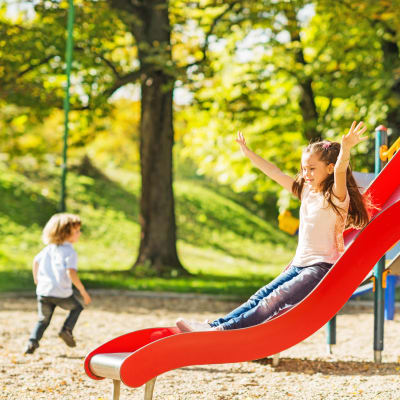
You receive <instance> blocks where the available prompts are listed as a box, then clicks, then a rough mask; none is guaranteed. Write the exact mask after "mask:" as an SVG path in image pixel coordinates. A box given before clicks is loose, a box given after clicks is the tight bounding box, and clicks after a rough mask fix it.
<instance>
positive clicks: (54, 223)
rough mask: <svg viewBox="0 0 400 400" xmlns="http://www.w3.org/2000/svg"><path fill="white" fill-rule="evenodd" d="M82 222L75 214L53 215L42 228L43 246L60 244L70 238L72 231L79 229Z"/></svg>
mask: <svg viewBox="0 0 400 400" xmlns="http://www.w3.org/2000/svg"><path fill="white" fill-rule="evenodd" d="M81 225H82V221H81V219H80V217H78V216H77V215H75V214H67V213H58V214H54V215H53V216H52V217H51V218H50V219H49V221H48V222H47V224H46V225H45V227H44V228H43V233H42V240H43V243H44V244H50V243H54V244H58V245H60V244H62V243H64V242H65V241H66V239H67V238H68V237H70V236H71V233H72V229H73V228H77V227H80V226H81Z"/></svg>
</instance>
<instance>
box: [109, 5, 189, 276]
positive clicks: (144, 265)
mask: <svg viewBox="0 0 400 400" xmlns="http://www.w3.org/2000/svg"><path fill="white" fill-rule="evenodd" d="M111 5H112V7H114V8H116V9H119V10H121V11H123V13H122V14H121V18H122V19H123V20H124V22H125V23H126V25H127V26H128V27H129V29H130V30H131V32H132V34H133V36H134V37H135V39H136V42H137V45H138V57H139V61H140V72H141V91H142V92H141V94H142V99H141V121H140V166H141V178H142V192H141V199H140V215H139V222H140V226H141V235H140V247H139V254H138V257H137V260H136V262H135V264H134V265H133V267H132V270H135V269H137V268H138V267H141V270H142V271H143V270H144V272H145V273H150V274H156V275H164V276H165V275H166V276H171V275H172V274H174V275H182V274H187V272H186V270H185V269H184V268H183V266H182V264H181V263H180V261H179V258H178V255H177V251H176V223H175V211H174V210H175V207H174V195H173V189H172V146H173V136H174V131H173V122H172V121H173V120H172V112H173V110H172V94H173V87H174V80H175V78H174V77H173V76H172V74H171V71H170V68H171V65H172V62H171V60H172V57H171V41H170V35H171V27H170V22H169V10H168V0H146V1H136V2H132V1H130V0H111Z"/></svg>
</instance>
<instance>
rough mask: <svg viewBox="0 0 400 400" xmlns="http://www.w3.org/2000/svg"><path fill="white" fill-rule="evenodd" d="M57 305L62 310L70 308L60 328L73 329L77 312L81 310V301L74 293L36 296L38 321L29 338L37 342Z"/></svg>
mask: <svg viewBox="0 0 400 400" xmlns="http://www.w3.org/2000/svg"><path fill="white" fill-rule="evenodd" d="M57 306H59V307H61V308H63V309H64V310H70V313H69V314H68V316H67V318H66V320H65V321H64V325H63V327H62V330H64V329H68V330H70V331H72V329H74V326H75V324H76V322H77V321H78V317H79V314H80V313H81V312H82V310H83V307H82V305H81V303H80V302H79V301H78V299H77V298H76V297H75V296H74V295H72V296H70V297H66V298H61V297H45V296H38V314H39V321H38V322H37V323H36V326H35V328H34V329H33V331H32V333H31V336H30V338H29V340H32V341H34V342H39V340H40V339H41V338H42V336H43V333H44V331H45V330H46V329H47V327H48V326H49V324H50V321H51V318H52V316H53V313H54V310H55V308H56V307H57Z"/></svg>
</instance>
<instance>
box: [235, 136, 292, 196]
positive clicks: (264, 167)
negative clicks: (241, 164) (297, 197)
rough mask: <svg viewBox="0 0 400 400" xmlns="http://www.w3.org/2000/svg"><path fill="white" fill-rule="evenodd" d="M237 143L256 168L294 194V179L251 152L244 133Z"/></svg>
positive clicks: (238, 137)
mask: <svg viewBox="0 0 400 400" xmlns="http://www.w3.org/2000/svg"><path fill="white" fill-rule="evenodd" d="M236 142H237V143H238V144H239V146H240V148H241V150H242V152H243V154H244V155H245V156H246V157H248V158H249V159H250V161H251V162H252V163H253V165H254V166H256V167H257V168H258V169H259V170H261V171H262V172H264V174H265V175H267V176H268V177H269V178H271V179H272V180H274V181H275V182H277V183H279V184H280V185H281V186H282V187H284V188H285V189H287V190H289V192H290V193H293V191H292V186H293V182H294V179H293V178H292V177H290V176H289V175H286V174H285V173H283V172H282V171H281V170H280V169H279V168H278V167H277V166H276V165H275V164H272V163H270V162H269V161H267V160H264V159H263V158H262V157H260V156H258V155H257V154H256V153H254V152H253V151H251V150H250V149H249V148H248V147H247V145H246V140H245V138H244V136H243V133H242V132H238V134H237V139H236Z"/></svg>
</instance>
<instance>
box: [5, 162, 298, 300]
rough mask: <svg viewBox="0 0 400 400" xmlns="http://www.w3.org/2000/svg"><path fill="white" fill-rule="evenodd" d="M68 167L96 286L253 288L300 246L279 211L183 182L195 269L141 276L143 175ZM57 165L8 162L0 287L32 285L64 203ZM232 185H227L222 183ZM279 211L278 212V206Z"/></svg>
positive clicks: (85, 274) (186, 237)
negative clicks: (260, 209)
mask: <svg viewBox="0 0 400 400" xmlns="http://www.w3.org/2000/svg"><path fill="white" fill-rule="evenodd" d="M87 173H88V175H82V174H79V173H78V170H77V169H76V170H75V171H71V172H70V173H69V174H68V181H67V184H68V202H67V208H68V211H70V212H74V213H78V214H79V215H80V216H81V217H82V219H83V235H82V237H81V240H80V241H79V243H77V244H76V246H75V247H76V249H77V251H78V255H79V273H80V276H81V278H82V280H83V281H84V283H85V284H86V285H87V286H88V287H89V288H100V287H102V288H123V289H132V290H157V291H176V292H197V293H221V294H228V295H232V296H238V297H246V296H248V295H249V294H250V293H252V292H253V291H254V290H256V289H258V288H259V287H260V286H261V285H262V284H264V283H265V282H267V281H269V280H271V279H272V278H273V277H274V276H276V275H277V274H278V273H279V272H280V271H281V269H282V267H283V266H285V265H286V264H287V263H288V262H289V260H290V259H291V257H292V256H293V254H294V250H295V244H296V238H294V237H290V236H288V235H287V234H285V233H283V232H281V231H280V230H279V229H278V227H277V222H276V220H275V218H274V219H273V220H272V221H263V220H262V219H260V218H259V217H257V216H256V215H255V213H254V212H253V211H249V210H247V209H246V208H245V207H244V206H243V205H241V204H239V203H238V201H240V196H238V195H237V194H234V193H232V194H231V195H229V196H227V195H223V194H221V192H220V191H218V190H217V191H216V190H213V188H212V187H210V185H207V184H206V183H205V182H201V181H199V180H181V181H177V182H175V185H174V191H175V198H176V215H177V226H178V244H177V247H178V253H179V257H180V259H181V261H182V263H183V265H184V266H185V268H187V269H188V270H189V271H190V272H191V273H192V274H193V276H191V277H188V278H173V277H171V278H169V279H161V278H134V277H133V276H132V275H131V274H130V273H129V268H130V267H131V266H132V264H133V263H134V261H135V259H136V255H137V249H138V246H139V234H140V227H139V224H138V213H139V209H138V198H139V190H140V187H139V182H140V178H139V176H138V175H137V174H135V173H132V172H127V171H121V170H111V169H110V170H107V171H103V172H100V171H98V170H96V169H94V168H91V169H89V171H87ZM59 182H60V178H59V171H58V170H57V169H50V168H48V169H46V171H44V170H30V171H23V172H21V171H19V172H18V171H14V170H10V169H9V168H6V166H5V165H3V164H0V198H1V201H0V291H1V292H4V291H20V290H33V289H34V285H33V281H32V277H31V272H30V265H31V262H32V258H33V256H34V255H35V254H36V253H37V252H38V251H39V250H40V249H41V248H42V247H43V245H42V244H41V241H40V235H41V229H42V227H43V225H44V224H45V222H46V221H47V220H48V218H49V217H50V216H51V215H52V214H53V213H55V212H56V211H57V206H58V201H59ZM224 192H225V193H226V189H224ZM273 214H274V213H272V214H271V215H273Z"/></svg>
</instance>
